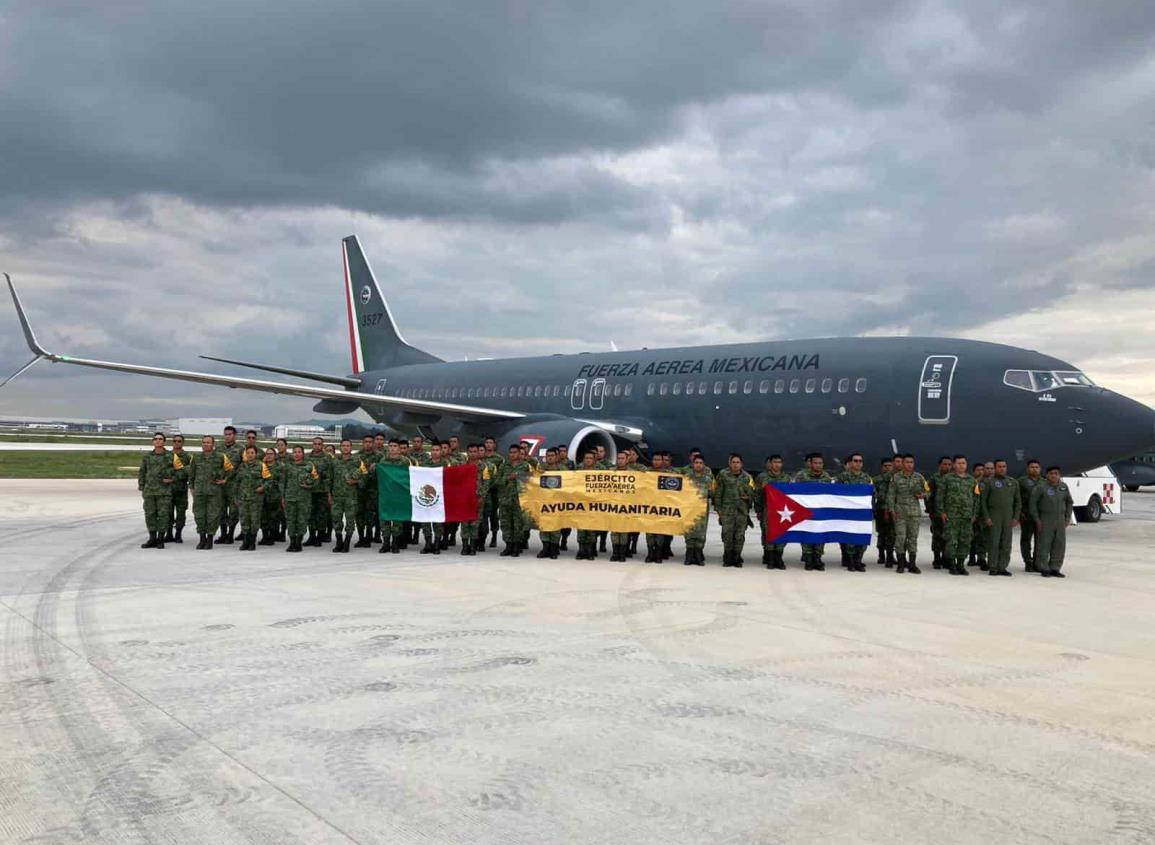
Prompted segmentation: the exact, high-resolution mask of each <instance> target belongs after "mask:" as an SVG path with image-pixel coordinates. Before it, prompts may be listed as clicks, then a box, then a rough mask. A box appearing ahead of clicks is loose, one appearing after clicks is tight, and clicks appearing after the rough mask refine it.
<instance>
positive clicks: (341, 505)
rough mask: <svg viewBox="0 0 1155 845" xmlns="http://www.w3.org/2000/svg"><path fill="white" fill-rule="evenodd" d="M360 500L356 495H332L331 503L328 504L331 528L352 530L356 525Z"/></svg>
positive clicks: (350, 531)
mask: <svg viewBox="0 0 1155 845" xmlns="http://www.w3.org/2000/svg"><path fill="white" fill-rule="evenodd" d="M359 506H360V502H359V501H358V499H357V496H356V495H348V494H346V495H344V496H334V497H333V504H332V505H331V506H330V518H329V521H330V522H331V523H332V525H333V528H335V529H336V530H337V531H348V532H349V533H352V532H353V529H354V528H356V527H357V523H358V521H359V520H358V519H357V514H358V507H359Z"/></svg>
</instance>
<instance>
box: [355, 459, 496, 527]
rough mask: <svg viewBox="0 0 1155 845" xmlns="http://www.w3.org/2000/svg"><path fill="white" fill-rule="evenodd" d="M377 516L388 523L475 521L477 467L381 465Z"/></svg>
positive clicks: (476, 514) (379, 468)
mask: <svg viewBox="0 0 1155 845" xmlns="http://www.w3.org/2000/svg"><path fill="white" fill-rule="evenodd" d="M377 513H378V515H379V516H380V517H381V519H382V520H383V521H385V522H473V521H474V520H476V519H478V518H479V517H478V507H477V467H476V466H472V465H470V464H462V465H461V466H454V467H404V466H388V465H386V464H378V465H377Z"/></svg>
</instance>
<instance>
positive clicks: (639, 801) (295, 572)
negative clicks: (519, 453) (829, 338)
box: [0, 481, 1155, 845]
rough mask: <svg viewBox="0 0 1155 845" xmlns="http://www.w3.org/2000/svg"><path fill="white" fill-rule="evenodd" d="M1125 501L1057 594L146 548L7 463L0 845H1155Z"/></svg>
mask: <svg viewBox="0 0 1155 845" xmlns="http://www.w3.org/2000/svg"><path fill="white" fill-rule="evenodd" d="M1126 507H1127V511H1128V512H1127V514H1126V515H1124V516H1122V517H1115V518H1111V519H1110V520H1109V521H1108V520H1104V522H1102V523H1100V524H1099V525H1080V526H1078V527H1077V528H1074V529H1072V530H1071V532H1070V539H1069V546H1070V552H1069V556H1068V565H1067V567H1066V571H1067V572H1068V573H1069V575H1070V577H1069V578H1067V579H1066V580H1064V581H1055V580H1049V579H1048V580H1045V579H1041V578H1038V577H1036V576H1024V575H1022V574H1021V569H1022V567H1021V564H1019V563H1017V562H1016V563H1015V564H1014V566H1013V569H1014V571H1015V573H1016V574H1015V577H1014V578H989V577H987V576H985V575H982V574H977V573H976V574H977V577H976V576H974V575H972V577H970V578H957V577H950V576H947V575H943V574H940V573H935V572H932V571H930V567H929V565H927V566H926V567H925V574H923V575H921V576H910V575H903V576H899V575H896V574H894V573H893V571H891V570H885V569H882V568H880V567H877V566H875V565H874V564H873V563H871V566H870V571H869V572H867V573H866V574H851V573H847V572H844V571H843V570H841V569H840V568H839V567H838V565H837V552H836V550H835V553H834V554H833V555H830V554H828V555H827V560H828V566H829V564H830V562H831V561H830V559H831V557H833V565H832V566H829V568H828V571H827V572H825V573H809V572H803V571H802V570H801V568H800V566H799V565H798V563H797V552H796V551H794V550H792V551H791V552H790V553H789V554H788V562H789V564H790V567H791V568H790V569H789V570H788V571H786V572H768V571H766V570H764V569H762V568H761V567H759V566H756V565H754V566H752V565H751V563H752V562H755V561H756V559H757V557H758V555H757V554H756V553H755V550H754V549H753V548H752V546H751V545H748V546H747V549H748V553H747V555H746V558H747V561H748V563H747V566H746V568H745V569H742V570H731V569H722V568H720V566H719V565H718V563H717V560H718V558H719V547H718V544H717V538H716V535H715V536H714V537H713V538H712V540H711V544H710V547H709V548H708V555H709V557H710V558H711V560H712V561H713V563H712V565H711V566H709V567H707V568H705V569H700V568H696V567H683V566H681V564H680V563H678V562H676V561H675V562H671V563H667V564H665V565H662V566H654V565H645V564H642V563H640V562H634V563H629V564H611V563H609V562H607V561H606V560H605V559H603V560H600V561H597V562H594V563H585V562H580V561H574V560H573V559H572V552H571V553H570V555H571V557H570V558H568V559H566V560H558V561H539V560H536V559H534V558H532V557H529V558H527V557H525V556H523V557H521V558H518V559H515V560H511V559H508V558H499V557H497V556H496V555H495V554H494V553H493V552H490V553H488V554H486V555H483V556H478V557H472V558H469V557H460V556H459V555H457V554H456V550H452V553H451V554H443V555H441V556H440V557H436V558H432V557H430V556H419V555H417V554H415V553H412V552H410V553H405V554H401V555H379V554H377V553H376V550H372V551H370V550H362V549H354V550H353V552H352V553H350V554H347V555H338V554H332V553H330V552H329V550H328V549H325V550H323V551H318V550H307V551H306V552H305V553H303V554H294V555H290V554H285V553H284V552H283V547H276V548H274V549H268V548H260V549H258V551H256V552H252V553H242V552H239V551H237V550H236V548H237V547H236V546H233V547H218V549H216V550H214V551H212V552H197V551H194V549H193V544H194V543H195V539H196V537H195V534H194V535H193V538H192V539H193V541H194V543H188V542H186V543H185V544H184V545H183V546H176V547H172V546H170V547H169V548H167V549H165V550H164V551H153V550H141V549H139V548H137V546H138V544H139V543H140V542H141V540H142V539H143V537H142V533H143V520H142V518H141V516H140V510H139V500H138V499H137V496H136V493H135V489H134V485H133V483H132V482H123V481H0V615H2V616H3V631H4V640H3V647H2V651H0V842H4V843H9V842H29V843H33V842H34V843H46V842H109V843H113V842H115V843H137V842H180V843H184V842H187V843H207V842H211V843H214V845H220V844H221V843H234V842H267V843H349V842H358V843H399V842H405V843H409V842H414V843H415V842H434V843H442V842H444V843H450V842H460V843H526V844H527V845H530V843H533V844H534V845H536V844H537V843H651V842H653V843H662V845H674V843H687V844H688V845H689V843H693V845H699V844H700V843H705V842H710V843H723V842H725V843H739V842H741V843H745V842H752V843H771V842H786V843H798V842H819V841H821V842H824V843H843V842H845V843H852V842H854V843H859V842H886V843H894V842H919V843H922V842H931V841H933V842H936V843H951V842H983V843H1001V842H1016V843H1033V842H1085V843H1137V842H1151V841H1153V840H1155V790H1153V789H1152V784H1155V624H1153V621H1152V620H1153V616H1155V614H1153V609H1155V561H1153V560H1152V557H1151V553H1150V551H1151V548H1152V540H1153V539H1155V494H1153V493H1138V494H1127V502H1126ZM190 530H191V528H190ZM714 530H715V532H716V526H714ZM753 536H754V532H750V537H753ZM923 540H924V545H925V541H926V540H927V535H926V527H925V525H924V532H923ZM676 548H677V549H678V550H679V552H680V549H681V543H680V541H679V542H677V543H676ZM535 551H536V545H535ZM925 557H926V556H925V555H924V558H925ZM873 558H874V555H873V552H872V553H871V554H870V555H869V556H868V560H871V561H873Z"/></svg>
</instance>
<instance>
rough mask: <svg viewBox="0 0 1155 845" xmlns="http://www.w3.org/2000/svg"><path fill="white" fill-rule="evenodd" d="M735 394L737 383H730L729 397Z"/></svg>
mask: <svg viewBox="0 0 1155 845" xmlns="http://www.w3.org/2000/svg"><path fill="white" fill-rule="evenodd" d="M737 392H738V382H736V381H732V382H730V395H731V396H733V395H734V394H735V393H737Z"/></svg>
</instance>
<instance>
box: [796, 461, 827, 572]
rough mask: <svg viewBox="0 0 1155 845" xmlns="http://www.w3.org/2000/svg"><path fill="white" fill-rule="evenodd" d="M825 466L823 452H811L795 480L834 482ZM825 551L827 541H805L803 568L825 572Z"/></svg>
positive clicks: (816, 482)
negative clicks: (823, 560)
mask: <svg viewBox="0 0 1155 845" xmlns="http://www.w3.org/2000/svg"><path fill="white" fill-rule="evenodd" d="M825 466H826V459H825V458H824V457H823V456H822V453H821V452H811V453H810V454H809V455H807V456H806V468H805V469H803V470H802V471H801V472H799V473H798V474H797V475H795V476H794V481H795V482H807V483H811V484H833V483H834V479H833V478H831V477H830V473H828V472H827V471H826V470H825V468H824V467H825ZM825 551H826V544H825V543H803V544H802V563H803V568H804V569H807V570H815V571H818V572H825V571H826V564H824V563H823V562H822V554H823V552H825Z"/></svg>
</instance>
